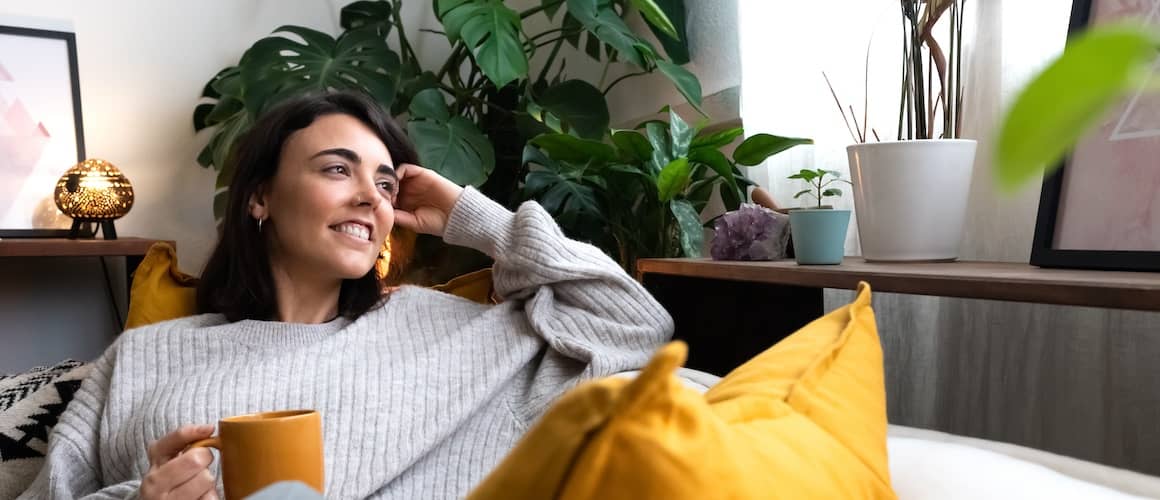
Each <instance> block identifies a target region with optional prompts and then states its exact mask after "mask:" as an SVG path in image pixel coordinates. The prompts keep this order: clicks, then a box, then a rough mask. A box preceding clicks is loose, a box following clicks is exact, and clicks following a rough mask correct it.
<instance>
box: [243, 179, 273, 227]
mask: <svg viewBox="0 0 1160 500" xmlns="http://www.w3.org/2000/svg"><path fill="white" fill-rule="evenodd" d="M248 203H249V209H250V217H253V218H254V219H255V220H266V219H267V218H269V217H270V210H269V208H268V206H267V203H266V190H265V189H262V188H261V187H259V188H258V189H257V190H255V191H254V192H253V193H252V194H250V201H249V202H248Z"/></svg>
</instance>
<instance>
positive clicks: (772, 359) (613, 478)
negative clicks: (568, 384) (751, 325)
mask: <svg viewBox="0 0 1160 500" xmlns="http://www.w3.org/2000/svg"><path fill="white" fill-rule="evenodd" d="M686 350H687V349H686V347H685V345H684V343H683V342H673V343H670V344H669V345H667V346H665V347H664V348H662V349H661V350H660V351H658V352H657V354H656V355H655V356H654V357H653V359H652V361H650V362H649V364H648V366H647V367H645V369H644V370H643V371H642V373H641V374H640V376H639V377H637V378H636V379H635V380H632V381H627V380H625V379H621V378H608V379H603V380H597V381H594V382H589V383H587V384H584V385H581V386H579V387H577V388H575V389H573V390H571V391H569V392H568V393H566V394H565V395H564V396H563V397H562V398H561V399H560V400H559V401H557V402H556V404H555V405H554V406H553V407H552V408H551V409H550V410H549V411H548V412H547V413H546V414H545V415H544V417H543V418H542V419H541V420H540V421H539V422H538V423H537V424H536V425H535V426H534V427H533V428H532V430H531V431H529V432H528V434H527V435H525V436H524V438H523V439H522V440H521V441H520V443H519V444H518V445H517V446H516V448H515V449H514V450H512V452H511V453H510V454H509V455H508V456H507V457H506V458H505V459H504V461H503V463H501V464H500V466H499V467H497V468H496V469H495V470H494V471H492V473H491V474H490V475H489V476H488V477H487V478H486V479H485V480H484V481H483V482H482V483H480V485H479V486H477V487H476V489H475V490H474V491H473V492H472V493H471V495H470V498H473V499H500V498H558V499H587V498H601V499H618V498H626V499H638V498H664V499H669V500H672V499H684V498H690V499H694V498H695V499H704V498H786V499H813V498H824V499H828V498H896V496H895V494H894V491H893V489H892V488H891V486H890V473H889V467H888V462H887V456H886V391H885V383H884V380H883V372H882V349H881V346H880V345H879V340H878V333H877V329H876V327H875V322H874V312H873V310H872V309H871V307H870V287H869V286H868V285H866V284H865V283H862V284H860V285H859V289H858V298H857V299H856V300H855V301H854V302H853V303H852V304H849V305H847V306H845V307H842V308H841V309H838V310H836V311H834V312H832V313H830V314H827V315H826V316H824V317H822V318H820V319H818V320H816V321H814V322H812V323H810V324H809V325H807V326H805V327H804V328H802V329H801V330H799V331H798V332H796V333H794V334H793V335H791V336H789V337H787V338H785V339H784V340H782V341H781V342H779V343H778V344H777V345H775V346H773V347H771V348H769V349H768V350H766V351H765V352H763V353H762V354H760V355H758V356H757V357H755V358H753V359H752V360H750V361H749V362H747V363H745V364H744V365H742V366H740V367H738V368H737V369H736V370H734V371H733V372H731V373H730V374H729V375H727V376H726V377H725V378H724V379H723V380H722V381H721V382H720V383H719V384H718V385H716V386H715V387H713V388H712V389H710V390H709V391H708V392H707V393H705V394H704V395H701V394H698V393H697V392H696V391H694V390H692V389H689V388H687V387H685V386H684V385H683V384H682V383H681V382H680V380H679V379H678V378H677V377H676V376H675V375H674V372H675V371H676V369H677V368H678V367H679V366H681V364H683V363H684V361H685V355H686Z"/></svg>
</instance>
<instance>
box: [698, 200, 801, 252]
mask: <svg viewBox="0 0 1160 500" xmlns="http://www.w3.org/2000/svg"><path fill="white" fill-rule="evenodd" d="M788 241H789V216H788V215H785V214H782V213H778V212H774V211H773V210H770V209H768V208H765V207H762V206H760V205H754V204H752V203H744V204H742V205H741V208H739V209H737V210H734V211H732V212H727V213H726V214H725V215H722V216H721V217H720V218H718V219H717V223H716V225H714V227H713V243H712V244H711V246H710V248H709V253H710V255H712V256H713V259H714V260H775V259H783V258H785V252H786V243H787V242H788Z"/></svg>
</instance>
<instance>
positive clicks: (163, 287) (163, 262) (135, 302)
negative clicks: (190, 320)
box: [125, 242, 197, 330]
mask: <svg viewBox="0 0 1160 500" xmlns="http://www.w3.org/2000/svg"><path fill="white" fill-rule="evenodd" d="M196 292H197V278H195V277H193V276H190V275H188V274H185V273H183V272H181V270H179V269H178V268H177V250H175V249H174V248H173V246H172V245H170V244H169V243H164V242H159V243H154V244H153V246H151V247H149V251H148V252H147V253H146V254H145V258H144V259H142V260H141V264H139V265H138V266H137V271H136V272H135V273H134V275H133V286H132V287H131V288H130V289H129V315H128V318H126V321H125V329H126V330H128V329H130V328H136V327H139V326H145V325H148V324H152V323H157V322H160V321H166V320H170V319H176V318H181V317H185V316H190V315H192V314H194V313H195V312H197V304H196Z"/></svg>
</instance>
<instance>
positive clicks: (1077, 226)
mask: <svg viewBox="0 0 1160 500" xmlns="http://www.w3.org/2000/svg"><path fill="white" fill-rule="evenodd" d="M1125 18H1134V19H1144V20H1146V22H1148V23H1151V24H1155V25H1158V26H1160V11H1158V10H1157V9H1156V8H1155V6H1154V5H1153V2H1138V1H1130V0H1073V2H1072V11H1071V24H1070V28H1069V30H1068V33H1069V35H1073V34H1075V33H1078V32H1080V31H1082V30H1083V29H1085V28H1086V27H1088V26H1094V25H1100V24H1104V23H1109V22H1115V21H1116V20H1122V19H1125ZM1157 85H1160V59H1158V60H1157V62H1156V63H1154V65H1153V73H1152V76H1151V77H1149V78H1148V81H1147V82H1145V83H1144V84H1143V85H1141V88H1139V89H1137V90H1136V91H1133V92H1129V93H1128V95H1126V96H1125V98H1124V99H1123V101H1122V102H1120V103H1117V104H1116V106H1114V107H1113V108H1112V109H1111V110H1109V112H1108V113H1107V115H1106V116H1105V117H1104V118H1103V120H1101V121H1100V123H1099V124H1098V125H1097V126H1096V127H1095V128H1094V129H1093V130H1092V131H1091V132H1089V133H1088V134H1087V135H1086V136H1084V137H1083V138H1081V139H1080V141H1079V142H1078V143H1077V144H1076V146H1075V148H1074V149H1073V150H1072V151H1071V154H1070V155H1069V156H1068V158H1066V159H1065V160H1064V162H1063V166H1062V167H1061V168H1060V169H1058V170H1057V171H1056V172H1055V173H1054V174H1052V175H1050V176H1048V177H1047V178H1045V179H1044V181H1043V188H1042V194H1041V195H1040V200H1039V215H1038V218H1037V219H1036V224H1035V240H1034V243H1033V244H1032V247H1031V264H1033V265H1036V266H1041V267H1071V268H1085V269H1106V270H1131V271H1160V92H1157V91H1155V89H1156V88H1157Z"/></svg>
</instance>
